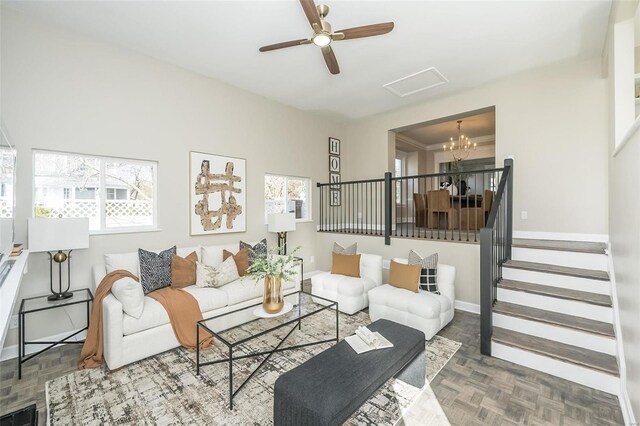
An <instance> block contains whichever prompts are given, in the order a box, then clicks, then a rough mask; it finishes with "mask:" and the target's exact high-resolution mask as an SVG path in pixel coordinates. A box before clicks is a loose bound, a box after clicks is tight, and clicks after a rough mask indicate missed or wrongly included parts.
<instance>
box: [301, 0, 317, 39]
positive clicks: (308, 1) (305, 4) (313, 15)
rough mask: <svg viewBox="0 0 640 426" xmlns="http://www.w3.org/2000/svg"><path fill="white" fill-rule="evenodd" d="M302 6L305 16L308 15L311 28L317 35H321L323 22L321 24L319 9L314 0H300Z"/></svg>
mask: <svg viewBox="0 0 640 426" xmlns="http://www.w3.org/2000/svg"><path fill="white" fill-rule="evenodd" d="M300 4H301V5H302V10H304V14H305V15H307V19H308V20H309V23H310V24H311V28H313V31H315V32H316V33H320V31H322V22H320V15H318V8H317V7H316V4H315V3H314V1H313V0H300Z"/></svg>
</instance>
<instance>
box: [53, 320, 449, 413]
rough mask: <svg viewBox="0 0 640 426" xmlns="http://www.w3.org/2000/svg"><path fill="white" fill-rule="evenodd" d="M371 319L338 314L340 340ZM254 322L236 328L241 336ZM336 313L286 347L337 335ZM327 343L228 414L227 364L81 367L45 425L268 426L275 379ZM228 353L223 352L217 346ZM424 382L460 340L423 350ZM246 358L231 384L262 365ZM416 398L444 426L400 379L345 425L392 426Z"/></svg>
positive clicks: (250, 386) (280, 361)
mask: <svg viewBox="0 0 640 426" xmlns="http://www.w3.org/2000/svg"><path fill="white" fill-rule="evenodd" d="M369 323H370V321H369V316H368V315H367V314H365V313H362V312H360V313H358V314H356V315H353V316H349V315H343V314H340V335H341V338H342V337H344V336H348V335H350V334H353V333H354V332H355V329H356V328H357V327H358V326H361V325H367V324H369ZM250 327H251V323H247V324H245V325H243V326H241V327H237V329H236V332H237V333H241V334H245V333H247V329H248V328H250ZM334 327H335V313H331V312H329V311H324V312H323V313H320V314H318V315H314V316H311V317H309V318H307V319H306V320H305V321H304V322H303V326H302V330H299V331H295V332H294V333H293V334H292V335H291V336H290V337H289V339H287V343H289V344H298V343H303V342H309V341H313V340H315V339H317V340H322V339H327V338H330V337H331V335H332V333H333V332H334V331H333V330H335V328H334ZM288 331H289V329H286V330H279V332H276V333H274V334H271V335H265V336H262V337H261V338H259V339H256V340H254V341H252V342H251V344H250V345H247V346H246V347H241V348H238V353H239V354H240V352H241V351H243V350H244V351H246V352H249V351H256V350H259V349H262V350H264V349H268V348H270V347H273V346H275V344H276V343H277V341H279V339H278V340H276V338H277V337H282V336H283V334H285V333H286V332H288ZM330 346H331V344H330V343H326V344H322V345H316V346H309V347H306V348H302V349H296V350H291V351H285V352H280V353H277V354H274V355H273V356H272V357H271V359H270V360H269V361H268V362H267V363H266V364H265V365H264V366H263V368H262V369H261V370H260V371H259V372H258V373H256V375H255V376H254V377H253V378H252V379H251V380H250V381H249V382H247V384H246V385H245V387H244V388H243V389H242V390H241V391H240V392H239V393H238V395H237V396H236V397H235V398H234V410H233V411H232V410H229V393H228V392H229V387H228V386H229V382H228V368H227V367H228V365H227V364H226V363H222V364H214V365H210V366H206V367H202V368H201V370H200V373H201V374H200V376H197V375H196V374H195V354H194V353H189V352H187V351H186V350H184V349H183V348H177V349H174V350H171V351H168V352H165V353H162V354H159V355H156V356H154V357H151V358H147V359H145V360H142V361H139V362H136V363H134V364H130V365H128V366H126V367H123V368H121V369H119V370H116V371H112V372H109V371H107V370H106V369H105V368H97V369H93V370H79V371H76V372H73V373H71V374H68V375H66V376H63V377H59V378H57V379H55V380H51V381H49V382H47V384H46V393H47V423H48V424H52V425H58V424H82V425H115V424H118V425H123V424H136V425H147V424H148V425H151V424H153V425H180V424H184V425H271V424H273V420H272V417H273V385H274V383H275V381H276V379H277V378H278V376H279V375H280V374H282V373H284V372H286V371H288V370H290V369H292V368H293V367H295V366H297V365H300V364H301V363H303V362H304V361H306V360H307V359H309V358H311V357H312V356H313V355H315V354H316V353H318V352H320V351H322V350H324V349H327V348H328V347H330ZM223 348H225V352H223V351H222V349H223ZM426 348H427V350H426V357H427V380H428V381H430V380H432V379H433V377H435V375H436V374H437V373H438V372H439V371H440V369H441V368H442V367H443V366H444V365H445V364H446V363H447V362H448V361H449V359H451V357H452V356H453V354H455V352H456V351H457V350H458V349H459V348H460V343H458V342H454V341H452V340H449V339H446V338H444V337H440V336H435V337H434V338H433V339H432V340H431V341H428V342H427V346H426ZM226 353H227V352H226V347H224V346H222V345H219V344H217V345H215V346H213V347H212V348H209V349H207V350H205V351H204V352H203V353H201V357H202V359H203V360H204V361H206V360H213V359H220V358H224V357H225V354H226ZM261 360H262V358H249V359H245V360H240V361H237V362H234V377H233V380H234V384H236V385H234V386H236V387H237V386H238V384H240V383H241V382H242V380H244V378H245V377H248V375H249V374H250V372H251V371H252V370H253V369H254V368H255V367H256V366H257V365H258V364H259V363H260V362H261ZM419 395H420V401H421V405H422V404H423V401H425V398H426V400H427V401H428V405H429V406H430V407H432V408H431V409H429V410H428V411H427V412H428V415H429V417H430V418H425V419H424V421H425V423H424V424H433V425H448V424H449V422H448V421H447V418H446V416H445V415H444V412H443V411H442V408H441V407H440V405H439V404H438V401H437V399H436V398H435V395H433V392H432V391H431V389H430V387H429V385H425V387H424V388H422V389H418V388H415V387H413V386H410V385H408V384H406V383H404V382H402V381H400V380H396V379H391V380H389V381H388V382H387V383H385V384H384V385H383V386H382V387H381V388H380V389H379V390H378V392H376V393H375V394H374V395H373V396H372V397H371V398H370V399H369V400H368V401H367V402H366V403H365V404H364V405H363V406H362V407H360V409H359V410H358V411H357V412H356V413H354V414H353V416H351V418H350V419H349V420H348V421H347V422H346V424H348V425H394V424H396V423H398V422H401V421H402V415H403V413H404V412H406V410H407V409H408V408H409V407H410V405H411V403H412V402H413V401H415V400H416V399H417V397H418V396H419Z"/></svg>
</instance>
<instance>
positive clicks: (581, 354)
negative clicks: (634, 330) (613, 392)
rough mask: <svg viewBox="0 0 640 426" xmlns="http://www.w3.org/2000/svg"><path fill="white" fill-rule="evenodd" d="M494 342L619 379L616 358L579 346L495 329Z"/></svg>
mask: <svg viewBox="0 0 640 426" xmlns="http://www.w3.org/2000/svg"><path fill="white" fill-rule="evenodd" d="M492 341H494V342H496V343H501V344H503V345H507V346H511V347H514V348H519V349H522V350H526V351H529V352H532V353H536V354H539V355H544V356H548V357H550V358H554V359H557V360H560V361H564V362H568V363H571V364H574V365H578V366H582V367H586V368H590V369H592V370H596V371H600V372H603V373H607V374H610V375H612V376H616V377H618V376H619V375H620V373H619V371H618V362H617V361H616V357H614V356H612V355H607V354H603V353H602V352H595V351H591V350H588V349H584V348H579V347H577V346H571V345H566V344H564V343H560V342H555V341H553V340H547V339H543V338H540V337H535V336H530V335H528V334H523V333H518V332H516V331H512V330H507V329H504V328H499V327H494V328H493V337H492Z"/></svg>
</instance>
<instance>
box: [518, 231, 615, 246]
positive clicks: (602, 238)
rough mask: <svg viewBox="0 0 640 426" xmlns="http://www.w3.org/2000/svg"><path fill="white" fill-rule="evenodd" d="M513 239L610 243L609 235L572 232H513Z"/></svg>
mask: <svg viewBox="0 0 640 426" xmlns="http://www.w3.org/2000/svg"><path fill="white" fill-rule="evenodd" d="M513 238H524V239H530V240H558V241H591V242H596V243H608V242H609V235H607V234H580V233H570V232H533V231H513Z"/></svg>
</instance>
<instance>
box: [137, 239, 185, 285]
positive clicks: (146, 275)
mask: <svg viewBox="0 0 640 426" xmlns="http://www.w3.org/2000/svg"><path fill="white" fill-rule="evenodd" d="M175 255H176V246H173V247H171V248H169V249H166V250H164V251H161V252H160V253H154V252H152V251H147V250H142V249H138V256H139V257H140V284H141V285H142V290H143V291H144V294H148V293H151V292H152V291H153V290H157V289H159V288H163V287H167V286H169V285H171V259H172V258H173V256H175Z"/></svg>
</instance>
